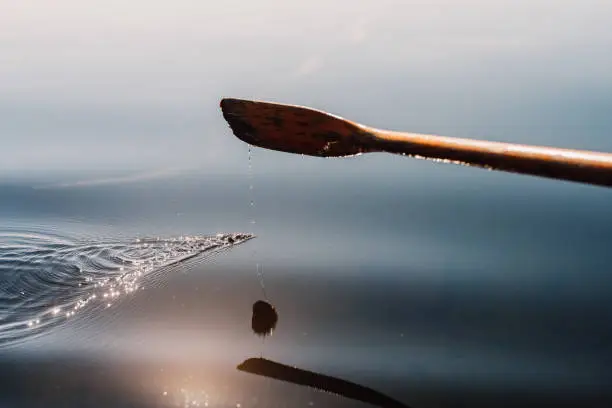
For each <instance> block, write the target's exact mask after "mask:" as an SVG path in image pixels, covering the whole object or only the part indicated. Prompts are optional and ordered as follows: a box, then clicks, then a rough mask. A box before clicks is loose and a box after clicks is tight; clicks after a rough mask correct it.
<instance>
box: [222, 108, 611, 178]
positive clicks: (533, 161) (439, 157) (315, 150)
mask: <svg viewBox="0 0 612 408" xmlns="http://www.w3.org/2000/svg"><path fill="white" fill-rule="evenodd" d="M221 110H222V111H223V117H224V118H225V119H226V120H227V122H228V123H229V125H230V127H231V128H232V131H233V132H234V134H235V135H236V136H237V137H238V138H239V139H241V140H242V141H244V142H246V143H249V144H252V145H255V146H259V147H263V148H266V149H272V150H279V151H282V152H289V153H298V154H306V155H311V156H321V157H341V156H352V155H357V154H362V153H370V152H388V153H396V154H402V155H407V156H411V157H418V158H425V159H431V160H435V161H441V162H446V163H456V164H463V165H468V166H478V167H482V168H485V169H490V170H501V171H507V172H512V173H521V174H529V175H533V176H540V177H548V178H554V179H560V180H569V181H575V182H581V183H588V184H594V185H599V186H606V187H612V154H610V153H600V152H589V151H582V150H570V149H559V148H554V147H542V146H529V145H520V144H511V143H501V142H489V141H484V140H472V139H459V138H452V137H445V136H433V135H422V134H417V133H404V132H394V131H389V130H382V129H376V128H372V127H368V126H365V125H362V124H359V123H356V122H352V121H350V120H347V119H344V118H341V117H339V116H335V115H332V114H329V113H326V112H323V111H319V110H315V109H311V108H306V107H302V106H294V105H285V104H279V103H271V102H261V101H250V100H244V99H232V98H226V99H223V100H221Z"/></svg>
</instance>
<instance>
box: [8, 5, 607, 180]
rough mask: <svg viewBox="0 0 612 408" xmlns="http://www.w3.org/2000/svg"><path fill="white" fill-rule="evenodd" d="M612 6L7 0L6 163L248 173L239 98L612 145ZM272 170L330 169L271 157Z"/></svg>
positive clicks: (459, 129)
mask: <svg viewBox="0 0 612 408" xmlns="http://www.w3.org/2000/svg"><path fill="white" fill-rule="evenodd" d="M611 15H612V4H610V3H609V2H607V1H605V0H601V1H595V0H587V1H581V2H575V1H570V0H567V1H565V0H554V1H552V0H551V1H543V0H535V1H533V0H529V1H515V0H513V1H457V0H445V1H442V0H434V1H389V0H379V1H334V2H328V1H318V0H314V1H308V2H306V1H304V2H293V1H290V2H280V1H223V2H221V1H219V2H212V1H186V0H178V1H172V2H168V1H155V0H152V1H105V2H96V1H88V2H82V1H71V0H58V1H53V2H40V1H30V0H23V1H11V0H8V1H3V2H2V4H0V26H1V27H2V30H1V32H0V48H1V50H2V52H1V53H0V89H1V92H0V135H1V137H2V151H1V155H2V156H1V160H0V166H1V167H0V171H1V172H2V173H1V174H2V175H3V176H4V177H5V178H6V177H17V176H25V175H31V174H32V175H33V174H38V175H40V174H44V175H49V174H51V173H54V174H60V173H67V172H71V173H73V174H74V173H75V172H80V173H81V174H83V175H85V174H93V173H113V174H123V175H127V174H131V173H141V172H153V173H158V172H160V171H162V172H163V171H169V170H170V169H172V170H173V171H178V170H182V169H187V170H189V171H193V170H195V171H200V172H207V173H221V174H227V173H235V172H237V171H238V170H237V169H242V168H243V167H244V161H245V154H244V150H243V149H241V143H240V142H238V141H237V140H235V139H234V138H233V137H232V136H230V134H229V132H228V130H227V128H226V125H225V123H224V122H223V120H222V118H221V116H220V114H219V109H218V102H219V99H220V98H221V97H224V96H233V97H245V98H257V99H267V100H274V101H282V102H287V103H296V104H305V105H310V106H314V107H317V108H321V109H326V110H329V111H332V112H334V113H337V114H340V115H342V116H346V117H348V118H351V119H355V120H358V121H361V122H364V123H366V124H370V125H375V126H380V127H386V128H392V129H398V130H409V131H419V132H427V133H438V134H447V135H451V136H464V137H475V138H490V139H496V140H508V141H518V142H529V143H534V144H536V143H539V144H552V145H559V146H568V147H579V148H589V149H602V150H612V138H611V137H610V130H611V129H612V119H611V118H612V116H611V115H610V114H609V112H610V109H611V108H612V96H611V95H612V92H611V89H612V69H610V68H611V67H612V53H610V52H609V51H610V49H611V48H612V31H611V30H610V29H609V26H610V23H611V17H610V16H611ZM331 166H333V165H331ZM351 166H352V167H351V171H357V170H356V169H357V168H361V169H364V168H365V167H367V170H365V171H368V172H370V171H385V172H389V171H390V172H398V173H408V172H409V171H410V170H415V169H416V170H420V169H421V166H425V167H423V168H424V169H426V170H428V169H429V164H426V165H425V164H415V163H413V162H412V161H405V160H393V159H389V158H387V157H384V158H378V157H372V158H364V159H359V161H358V162H356V163H354V164H352V165H351ZM360 166H361V167H360ZM258 167H259V169H260V170H264V169H269V170H275V169H278V168H282V169H283V171H284V172H287V171H288V170H292V171H295V172H296V173H306V172H311V171H324V172H325V171H328V169H327V168H326V167H325V165H323V166H322V165H321V162H320V160H318V159H310V158H308V159H302V160H296V158H295V157H288V156H284V155H279V154H275V153H267V152H266V153H261V160H260V161H259V163H258ZM462 171H464V170H462ZM64 175H65V174H64Z"/></svg>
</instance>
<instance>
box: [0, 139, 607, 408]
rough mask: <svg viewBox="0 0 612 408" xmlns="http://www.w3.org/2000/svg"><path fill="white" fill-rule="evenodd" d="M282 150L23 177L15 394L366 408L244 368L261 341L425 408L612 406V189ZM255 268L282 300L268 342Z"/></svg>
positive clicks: (7, 379)
mask: <svg viewBox="0 0 612 408" xmlns="http://www.w3.org/2000/svg"><path fill="white" fill-rule="evenodd" d="M265 154H266V153H263V152H261V151H259V150H257V151H256V152H255V157H254V165H253V175H252V177H251V178H250V177H249V176H248V170H247V164H246V157H245V166H244V172H243V173H244V174H242V175H236V176H225V177H220V176H207V175H205V174H182V175H175V176H171V177H166V178H162V179H156V180H148V181H147V180H145V181H134V182H131V183H123V184H121V183H107V184H96V183H90V184H88V185H81V184H72V185H67V184H65V183H64V184H58V182H57V181H51V180H44V179H42V180H37V181H22V182H11V183H9V182H6V183H4V184H3V185H2V186H1V187H0V189H1V191H2V195H1V199H0V217H1V220H2V222H1V225H2V230H1V231H0V240H1V241H0V249H1V252H0V268H1V269H0V271H1V281H0V282H1V291H0V305H1V307H2V309H1V311H0V312H1V314H0V317H1V320H0V338H1V340H2V345H1V348H0V353H1V363H0V364H1V365H2V367H3V368H2V370H1V371H0V375H2V381H1V384H2V385H1V387H2V390H1V391H0V395H1V400H2V404H3V406H43V405H48V404H51V405H58V406H109V405H113V406H164V407H165V406H186V405H188V404H191V405H198V404H200V406H204V405H205V403H208V406H220V407H230V406H232V407H235V406H237V404H240V406H242V407H255V406H309V405H314V406H340V405H342V404H346V405H347V406H350V405H352V403H351V402H346V401H343V400H342V399H341V398H340V397H336V396H331V395H327V394H324V393H321V392H317V391H313V390H309V389H301V388H298V387H297V386H293V385H287V384H283V383H280V382H278V381H273V380H268V379H263V378H259V377H255V376H251V375H249V374H245V373H241V372H238V371H237V370H235V366H236V365H237V364H239V363H240V362H241V361H243V360H244V359H246V358H248V357H256V356H259V355H262V354H263V355H264V356H265V357H268V358H270V359H273V360H276V361H280V362H283V363H286V364H290V365H296V366H299V367H301V368H304V369H310V370H315V371H319V372H322V373H325V374H330V375H336V376H339V377H342V378H345V379H348V380H352V381H355V382H357V383H361V384H363V385H367V386H370V387H373V388H375V389H377V390H379V391H381V392H385V393H387V394H388V395H390V396H392V397H394V398H396V399H399V400H401V401H403V402H405V403H407V404H411V405H412V406H415V407H438V406H479V405H480V404H482V405H483V406H486V405H487V404H493V405H495V406H504V404H505V405H507V406H513V405H514V404H517V403H525V402H534V403H535V402H539V401H546V402H550V403H552V402H556V403H559V404H561V405H568V406H589V404H595V403H597V402H601V403H603V402H605V401H606V400H607V401H610V400H609V399H608V398H609V397H610V394H609V387H608V385H609V378H610V376H611V374H612V371H611V369H610V363H611V362H612V349H611V347H610V344H612V343H611V340H612V329H611V328H610V321H611V319H612V307H611V306H610V302H609V299H610V296H611V295H612V278H610V273H609V263H610V262H609V261H610V259H611V258H610V255H609V248H610V245H611V244H612V232H611V231H612V217H610V214H609V202H610V199H611V198H612V196H611V195H610V194H611V193H610V192H609V191H607V190H606V189H601V188H594V187H587V186H580V185H574V184H569V183H555V182H551V181H547V180H539V179H531V178H525V177H520V176H512V175H501V174H496V173H488V172H481V171H479V170H472V169H465V168H455V167H453V166H448V165H436V164H431V163H426V162H415V161H413V160H409V159H401V160H397V161H395V162H394V163H395V164H396V165H397V166H398V169H399V168H400V167H401V166H403V167H405V168H406V169H410V170H412V171H418V172H422V178H423V179H424V180H420V181H416V182H415V181H412V180H411V179H410V174H407V177H406V178H402V177H399V176H398V175H397V174H396V175H394V174H393V173H392V172H391V173H389V174H385V173H382V172H372V174H370V175H367V174H365V173H364V174H361V175H360V176H359V177H351V173H354V172H357V174H359V171H363V170H364V169H365V168H367V166H370V165H371V164H372V161H376V160H378V158H377V157H376V156H374V157H373V158H372V159H368V158H366V157H362V158H354V159H349V160H340V161H335V160H323V159H322V160H321V161H320V163H321V166H322V167H323V168H324V169H328V170H329V171H330V174H332V175H331V176H329V177H321V176H319V175H317V174H315V175H299V174H295V175H278V174H275V173H261V172H258V165H257V163H258V162H257V160H258V159H260V158H261V157H263V156H265ZM258 155H259V156H258ZM295 160H296V161H297V162H298V163H299V162H300V161H304V160H317V159H306V158H299V157H297V156H296V157H295ZM392 160H395V159H392ZM415 163H416V164H415ZM395 164H394V165H395ZM332 170H333V171H332ZM442 177H446V179H445V180H444V183H443V185H444V188H438V187H436V186H435V181H436V179H439V180H440V181H442ZM449 178H450V179H449ZM251 182H252V186H253V189H252V190H250V189H249V184H250V183H251ZM251 198H253V199H254V206H252V207H251V206H250V204H249V203H250V200H251ZM253 221H255V223H253ZM236 233H255V234H256V235H257V236H256V238H254V239H251V240H248V239H247V238H249V237H248V236H246V235H245V236H237V235H235V234H236ZM217 234H234V235H217ZM230 237H232V239H230ZM243 240H245V241H244V242H243ZM192 255H195V256H193V257H191V256H192ZM184 258H187V259H184ZM256 264H260V265H261V267H262V268H263V279H264V283H265V286H266V291H267V293H268V297H269V299H270V301H271V302H272V303H274V304H275V305H276V307H277V309H278V311H279V315H280V321H279V325H278V328H277V331H276V332H275V333H274V335H273V336H272V337H271V338H269V339H267V340H266V341H265V343H262V341H261V340H260V339H259V338H257V337H256V336H254V335H253V334H251V333H250V307H251V304H252V303H253V302H254V301H255V300H257V299H260V298H261V297H262V293H261V288H260V284H259V280H258V276H257V273H256ZM105 296H106V297H105ZM594 406H595V405H594Z"/></svg>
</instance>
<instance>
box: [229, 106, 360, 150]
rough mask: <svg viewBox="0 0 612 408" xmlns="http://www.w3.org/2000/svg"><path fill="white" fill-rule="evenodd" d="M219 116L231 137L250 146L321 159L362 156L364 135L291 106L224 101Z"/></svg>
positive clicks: (355, 128) (350, 126)
mask: <svg viewBox="0 0 612 408" xmlns="http://www.w3.org/2000/svg"><path fill="white" fill-rule="evenodd" d="M221 110H222V112H223V117H224V118H225V120H226V121H227V122H228V123H229V125H230V127H231V129H232V131H233V133H234V135H236V137H238V138H239V139H240V140H242V141H244V142H246V143H249V144H251V145H254V146H259V147H263V148H266V149H271V150H278V151H282V152H288V153H297V154H306V155H311V156H321V157H339V156H352V155H356V154H359V153H364V152H365V149H364V147H363V145H362V143H361V141H362V140H363V139H362V138H363V137H368V133H367V132H365V131H363V130H362V129H361V128H360V127H359V126H358V125H356V124H355V123H353V122H350V121H348V120H345V119H342V118H339V117H337V116H333V115H330V114H328V113H325V112H321V111H317V110H314V109H310V108H305V107H301V106H294V105H284V104H278V103H271V102H260V101H249V100H244V99H232V98H226V99H222V100H221Z"/></svg>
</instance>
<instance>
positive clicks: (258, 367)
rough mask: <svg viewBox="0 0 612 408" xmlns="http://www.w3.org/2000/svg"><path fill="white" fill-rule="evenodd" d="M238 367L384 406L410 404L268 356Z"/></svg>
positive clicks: (246, 361) (391, 407)
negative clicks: (273, 359)
mask: <svg viewBox="0 0 612 408" xmlns="http://www.w3.org/2000/svg"><path fill="white" fill-rule="evenodd" d="M237 369H238V370H240V371H244V372H247V373H251V374H256V375H261V376H264V377H269V378H274V379H277V380H281V381H286V382H290V383H293V384H296V385H301V386H305V387H311V388H316V389H318V390H322V391H327V392H330V393H333V394H337V395H340V396H342V397H345V398H349V399H353V400H356V401H360V402H364V403H367V404H372V405H375V406H378V407H384V408H410V407H409V406H408V405H406V404H404V403H402V402H399V401H397V400H395V399H393V398H391V397H389V396H387V395H385V394H382V393H380V392H378V391H376V390H373V389H371V388H368V387H365V386H363V385H359V384H355V383H353V382H350V381H346V380H343V379H341V378H337V377H331V376H328V375H324V374H319V373H315V372H313V371H307V370H302V369H300V368H297V367H291V366H288V365H285V364H281V363H277V362H275V361H271V360H268V359H265V358H259V357H257V358H249V359H247V360H245V361H243V362H242V363H241V364H239V365H238V367H237Z"/></svg>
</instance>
